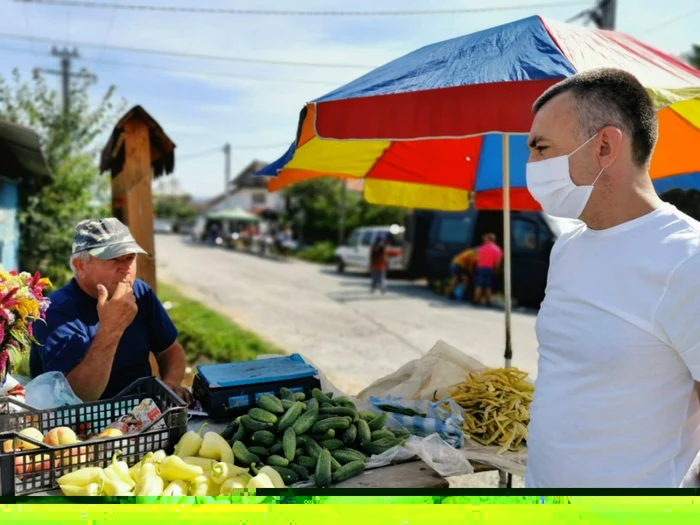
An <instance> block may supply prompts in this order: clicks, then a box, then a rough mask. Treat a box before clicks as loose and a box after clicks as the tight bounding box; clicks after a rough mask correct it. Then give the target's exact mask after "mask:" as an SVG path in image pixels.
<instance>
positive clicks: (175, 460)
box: [160, 456, 204, 481]
mask: <svg viewBox="0 0 700 525" xmlns="http://www.w3.org/2000/svg"><path fill="white" fill-rule="evenodd" d="M203 474H204V469H202V467H198V466H196V465H188V464H187V463H185V462H184V461H183V460H182V459H181V458H179V457H178V456H168V457H167V458H165V459H164V460H163V462H162V463H161V464H160V476H161V477H162V478H163V479H164V480H165V481H177V480H180V481H192V480H193V479H194V478H196V477H197V476H202V475H203Z"/></svg>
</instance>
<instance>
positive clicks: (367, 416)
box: [360, 410, 377, 423]
mask: <svg viewBox="0 0 700 525" xmlns="http://www.w3.org/2000/svg"><path fill="white" fill-rule="evenodd" d="M360 417H361V418H362V419H364V420H365V421H367V422H368V423H369V422H370V421H372V420H373V419H374V418H376V417H377V414H374V413H372V412H367V411H364V410H363V411H362V412H360Z"/></svg>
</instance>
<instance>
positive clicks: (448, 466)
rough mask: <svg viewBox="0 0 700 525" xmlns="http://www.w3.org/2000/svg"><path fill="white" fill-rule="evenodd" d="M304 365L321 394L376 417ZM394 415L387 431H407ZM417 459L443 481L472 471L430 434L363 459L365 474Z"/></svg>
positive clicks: (297, 485) (362, 403) (302, 484)
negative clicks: (344, 399)
mask: <svg viewBox="0 0 700 525" xmlns="http://www.w3.org/2000/svg"><path fill="white" fill-rule="evenodd" d="M272 357H279V356H277V355H268V354H266V355H261V356H258V359H268V358H272ZM302 358H303V359H304V361H306V362H307V363H308V364H310V365H311V366H313V367H314V368H316V370H318V377H319V381H320V382H321V390H323V391H324V392H332V393H333V397H340V396H346V397H348V399H350V400H351V401H352V402H353V403H354V404H355V406H357V409H358V410H360V411H363V410H366V411H368V412H374V413H375V414H379V413H380V411H379V410H378V409H377V408H376V407H374V406H372V405H371V404H369V403H368V402H367V401H364V400H362V399H359V398H356V397H354V396H350V395H348V394H346V393H345V392H342V391H341V390H339V389H338V388H336V387H335V386H334V385H333V384H332V383H331V382H330V381H329V380H328V378H327V377H326V375H325V374H324V373H323V371H322V370H321V369H320V368H319V367H318V366H316V365H315V364H314V363H313V361H312V360H311V359H309V358H308V357H306V356H304V355H302ZM393 416H394V415H393V414H391V413H388V412H387V420H386V424H385V426H386V427H388V428H392V429H396V430H410V429H406V428H404V427H403V426H402V425H401V423H399V422H398V421H397V420H396V419H395V418H394V417H393ZM416 456H418V457H419V458H420V459H421V460H423V461H424V462H425V463H426V464H428V465H429V466H430V467H431V468H433V469H434V470H435V471H436V472H437V473H438V474H440V475H441V476H443V477H446V476H459V475H465V474H472V473H473V472H474V469H473V468H472V466H471V464H470V463H469V461H468V460H467V459H466V458H465V456H464V455H462V454H461V453H460V452H459V451H457V450H456V449H454V448H453V447H451V446H450V445H448V444H447V443H446V442H445V441H444V440H443V439H442V438H440V436H438V435H437V434H432V435H430V436H427V437H418V436H411V437H409V438H408V439H407V440H406V444H405V445H404V446H403V447H400V446H397V447H393V448H391V449H389V450H387V451H386V452H384V453H382V454H379V455H374V456H371V457H369V458H368V459H367V463H366V468H367V470H371V469H375V468H380V467H386V466H388V465H391V464H392V463H399V462H401V461H407V460H409V459H412V458H414V457H416ZM291 486H292V487H295V488H304V487H313V486H314V482H313V481H302V482H299V483H295V484H294V485H291Z"/></svg>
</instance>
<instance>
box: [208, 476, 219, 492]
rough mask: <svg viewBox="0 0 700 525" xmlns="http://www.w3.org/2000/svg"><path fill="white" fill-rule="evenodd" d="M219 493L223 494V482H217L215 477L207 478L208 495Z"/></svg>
mask: <svg viewBox="0 0 700 525" xmlns="http://www.w3.org/2000/svg"><path fill="white" fill-rule="evenodd" d="M219 494H221V483H216V482H214V480H213V479H211V478H207V496H218V495H219Z"/></svg>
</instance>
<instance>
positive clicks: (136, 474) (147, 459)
mask: <svg viewBox="0 0 700 525" xmlns="http://www.w3.org/2000/svg"><path fill="white" fill-rule="evenodd" d="M152 460H153V452H149V453H148V454H146V455H145V456H144V457H143V458H141V461H139V462H138V463H136V465H134V466H133V467H131V468H130V469H129V477H130V478H131V479H133V480H134V482H136V483H138V481H139V478H140V477H141V467H143V466H144V465H145V464H146V463H151V462H152Z"/></svg>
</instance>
